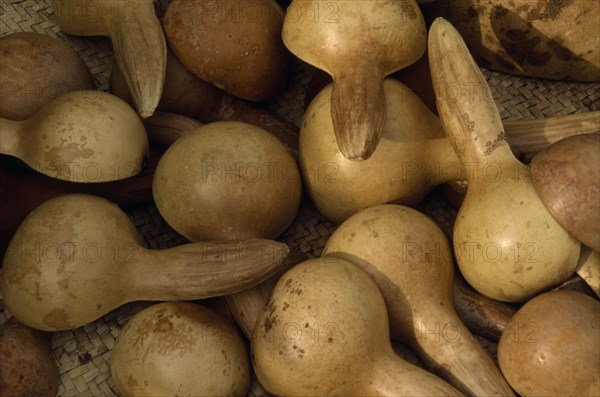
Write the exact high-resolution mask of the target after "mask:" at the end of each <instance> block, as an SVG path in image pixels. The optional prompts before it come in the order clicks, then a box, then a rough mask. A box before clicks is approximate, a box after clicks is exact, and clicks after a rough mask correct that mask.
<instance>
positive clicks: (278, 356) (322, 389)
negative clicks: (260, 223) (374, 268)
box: [252, 257, 462, 397]
mask: <svg viewBox="0 0 600 397" xmlns="http://www.w3.org/2000/svg"><path fill="white" fill-rule="evenodd" d="M387 320H388V317H387V313H386V309H385V302H384V300H383V297H382V295H381V292H380V291H379V289H378V288H377V285H376V284H375V283H374V282H373V280H372V279H371V278H370V277H369V275H368V274H367V273H366V272H364V271H363V270H361V269H360V268H359V267H357V266H356V265H354V264H352V263H351V262H348V261H346V260H343V259H340V258H334V257H329V258H320V259H310V260H307V261H304V262H302V263H300V264H298V265H296V266H294V267H293V268H292V269H291V270H289V271H287V272H286V273H285V274H284V275H283V276H282V277H281V278H280V279H279V281H278V282H277V285H276V286H275V289H274V290H273V293H272V295H271V299H270V300H269V302H268V303H267V305H266V307H265V310H264V312H263V313H262V315H261V316H260V317H259V319H258V321H257V323H256V327H255V329H254V336H253V338H252V360H253V364H254V370H255V373H256V375H257V377H258V379H259V381H260V382H261V384H262V385H263V386H264V387H265V389H266V390H268V391H269V392H271V393H274V394H276V395H293V396H309V395H310V396H331V395H346V396H350V395H355V396H367V395H370V396H379V397H381V396H390V397H391V396H399V395H411V396H416V395H422V396H433V395H452V396H459V395H462V394H461V393H459V392H458V391H457V390H456V389H454V388H453V387H451V386H450V385H448V384H446V383H445V382H443V381H442V380H441V379H439V378H437V377H436V376H434V375H432V374H430V373H428V372H426V371H424V370H422V369H420V368H419V367H416V366H414V365H412V364H409V363H407V362H406V361H404V360H402V359H400V357H398V356H397V355H396V354H395V353H394V351H393V349H392V346H391V343H390V339H389V328H388V321H387Z"/></svg>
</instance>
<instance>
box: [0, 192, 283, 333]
mask: <svg viewBox="0 0 600 397" xmlns="http://www.w3.org/2000/svg"><path fill="white" fill-rule="evenodd" d="M287 253H288V248H287V246H286V245H285V244H283V243H279V242H275V241H271V240H256V239H255V240H228V241H222V242H218V241H216V242H201V243H190V244H183V245H180V246H177V247H174V248H169V249H164V250H151V249H147V248H145V247H144V246H143V245H142V242H141V240H140V237H139V236H138V234H137V232H136V229H135V227H134V225H133V224H132V223H131V221H130V220H129V218H128V217H127V215H126V214H125V213H124V212H123V211H121V210H120V209H119V207H117V205H115V204H113V203H111V202H109V201H107V200H105V199H103V198H100V197H97V196H91V195H83V194H70V195H63V196H58V197H56V198H53V199H50V200H48V201H46V202H44V203H43V204H41V205H40V206H39V207H37V208H36V209H35V210H33V211H32V212H31V214H29V216H28V217H27V218H26V219H25V220H24V221H23V223H22V224H21V225H20V226H19V228H18V229H17V231H16V233H15V235H14V237H13V239H12V240H11V242H10V244H9V246H8V248H7V253H6V255H5V256H4V261H3V265H2V276H1V280H0V282H1V287H2V293H3V297H4V303H5V304H6V307H7V308H8V310H10V312H11V313H12V314H13V315H14V316H15V317H16V318H17V319H18V320H19V321H21V322H22V323H24V324H26V325H28V326H30V327H33V328H37V329H41V330H47V331H57V330H65V329H71V328H76V327H79V326H82V325H85V324H87V323H90V322H92V321H94V320H96V319H98V318H100V317H102V316H103V315H105V314H106V313H108V312H110V311H111V310H113V309H115V308H116V307H118V306H120V305H122V304H124V303H127V302H130V301H134V300H158V301H160V300H163V301H164V300H192V299H201V298H208V297H211V296H216V295H223V294H228V293H233V292H236V291H239V290H241V289H244V288H248V287H251V286H253V285H255V284H257V283H259V282H260V281H262V280H264V279H266V278H267V277H269V276H270V275H271V274H272V273H273V272H275V271H276V270H277V269H278V268H279V266H280V265H281V262H282V261H283V259H284V258H285V257H286V255H287Z"/></svg>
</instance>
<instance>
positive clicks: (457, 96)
mask: <svg viewBox="0 0 600 397" xmlns="http://www.w3.org/2000/svg"><path fill="white" fill-rule="evenodd" d="M428 51H429V62H430V65H431V78H432V81H433V87H434V91H435V95H436V104H437V107H438V112H439V115H440V121H441V122H442V126H443V127H444V131H445V132H446V134H447V135H448V138H449V140H450V142H451V143H452V146H453V147H454V150H455V151H456V154H457V155H458V157H459V158H460V160H461V162H462V163H463V164H467V163H471V164H481V163H483V162H485V163H490V162H508V163H509V164H514V162H516V161H517V160H516V158H515V157H514V155H513V154H512V152H511V149H510V147H509V146H508V143H507V140H506V134H505V132H504V126H503V124H502V121H501V119H500V114H499V113H498V109H497V108H496V103H495V102H494V98H493V96H492V93H491V91H490V88H489V86H488V84H487V82H486V80H485V77H484V76H483V74H482V73H481V70H480V69H479V67H478V66H477V64H476V63H475V61H474V60H473V57H472V56H471V54H470V52H469V50H468V48H467V46H466V44H465V42H464V41H463V39H462V37H461V36H460V34H459V33H458V31H457V30H456V29H455V28H454V27H453V26H452V24H450V22H448V21H446V20H445V19H443V18H437V19H436V20H435V21H434V22H433V24H432V25H431V28H430V31H429V47H428Z"/></svg>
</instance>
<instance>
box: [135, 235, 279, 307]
mask: <svg viewBox="0 0 600 397" xmlns="http://www.w3.org/2000/svg"><path fill="white" fill-rule="evenodd" d="M288 253H289V248H288V247H287V245H285V244H283V243H279V242H276V241H272V240H261V239H248V240H227V241H215V242H198V243H189V244H184V245H180V246H178V247H174V248H169V249H164V250H148V249H145V248H141V247H140V250H139V255H136V257H137V258H139V260H134V261H132V262H130V263H128V267H127V269H128V272H126V281H125V282H126V283H127V287H126V290H127V293H128V295H129V296H128V299H129V300H164V301H171V300H193V299H203V298H209V297H212V296H219V295H225V294H230V293H233V292H237V291H240V290H242V289H245V288H249V287H252V286H253V285H255V284H257V283H259V282H261V281H263V280H264V279H266V278H267V277H269V276H270V275H271V274H272V273H273V272H275V271H276V270H277V269H278V268H279V267H280V265H281V263H282V262H283V260H284V259H285V258H286V256H287V255H288Z"/></svg>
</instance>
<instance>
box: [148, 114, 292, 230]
mask: <svg viewBox="0 0 600 397" xmlns="http://www.w3.org/2000/svg"><path fill="white" fill-rule="evenodd" d="M152 190H153V194H154V199H155V201H156V205H157V207H158V210H159V211H160V213H161V215H162V216H163V217H164V218H165V220H166V221H167V222H168V223H169V225H171V226H172V227H173V228H174V229H175V230H177V231H178V232H179V233H181V234H182V235H184V236H185V237H187V238H189V239H190V240H192V241H204V240H220V239H235V238H259V237H265V238H266V237H267V236H268V237H269V238H275V237H277V236H278V235H279V234H280V233H282V232H283V231H284V230H285V229H286V228H287V227H288V226H289V225H290V224H291V222H292V220H293V219H294V217H295V216H296V212H297V210H298V208H299V206H300V196H301V190H302V187H301V179H300V172H299V170H298V166H297V164H296V162H295V160H294V158H293V157H292V155H291V154H290V153H289V152H288V151H287V149H286V148H285V146H284V145H283V144H282V143H281V142H280V141H279V140H278V139H277V138H275V137H274V136H273V135H271V134H269V133H268V132H266V131H265V130H263V129H261V128H259V127H255V126H253V125H250V124H247V123H242V122H236V121H222V122H214V123H209V124H206V125H204V126H202V127H200V128H198V129H196V130H194V131H191V132H189V133H188V134H186V135H185V136H184V137H182V138H180V139H178V140H177V141H176V142H175V143H174V144H173V145H171V147H169V149H168V150H167V151H166V152H165V154H164V155H163V157H162V158H161V160H160V162H159V163H158V166H157V167H156V172H155V174H154V181H153V184H152Z"/></svg>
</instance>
